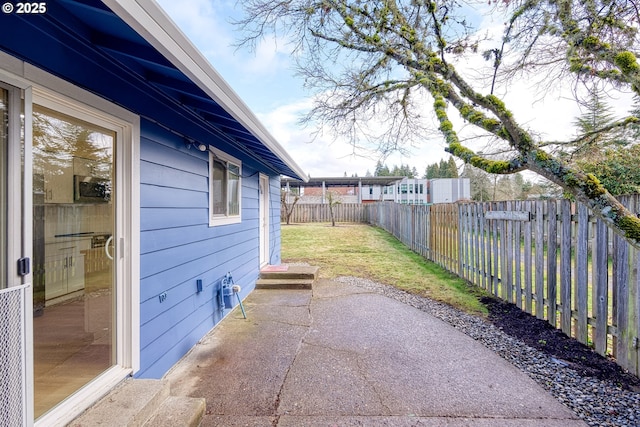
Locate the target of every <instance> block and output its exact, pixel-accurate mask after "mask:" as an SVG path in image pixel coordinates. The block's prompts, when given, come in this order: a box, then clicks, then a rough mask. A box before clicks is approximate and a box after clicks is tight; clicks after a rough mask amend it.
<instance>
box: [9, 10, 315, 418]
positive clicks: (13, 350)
mask: <svg viewBox="0 0 640 427" xmlns="http://www.w3.org/2000/svg"><path fill="white" fill-rule="evenodd" d="M11 4H14V5H15V9H14V10H13V11H10V10H9V9H8V7H9V6H7V5H11ZM3 12H5V13H2V14H0V29H1V33H0V117H2V126H0V160H1V161H0V173H1V174H2V179H1V181H0V182H1V185H0V204H1V206H2V210H1V212H2V214H0V237H1V239H0V241H1V242H2V245H1V246H0V274H1V275H2V282H0V316H2V319H3V321H2V324H1V326H0V337H1V339H2V345H1V346H0V367H1V368H0V396H2V398H1V399H0V425H32V424H34V423H35V425H37V426H53V425H62V424H64V423H66V422H68V421H69V420H71V419H72V418H73V417H75V416H76V415H77V414H78V413H80V412H81V411H83V410H84V409H85V408H87V407H88V406H89V405H91V404H92V403H93V402H95V401H96V400H97V399H98V398H99V397H100V396H101V395H104V394H105V393H106V392H107V391H109V390H110V389H111V388H113V387H114V386H115V385H116V384H118V383H119V382H121V381H122V380H123V379H124V378H126V377H128V376H135V377H139V378H160V377H162V376H163V375H164V374H165V373H166V372H167V370H168V369H169V368H171V367H172V366H173V365H174V364H175V363H176V362H177V361H178V360H179V359H180V358H181V357H182V356H183V355H184V354H185V353H186V352H187V351H189V349H190V348H192V347H193V346H194V345H195V344H196V343H197V342H198V340H200V339H201V338H202V337H203V336H204V335H205V334H206V333H207V332H208V331H209V330H210V329H211V328H212V327H213V326H214V325H215V324H216V323H218V322H219V321H220V320H221V319H222V318H223V317H224V316H225V315H226V314H227V313H229V309H228V308H225V306H224V301H223V299H222V298H220V297H221V287H222V280H223V279H224V277H225V275H226V274H227V273H228V272H230V273H231V275H232V276H233V279H234V280H235V283H238V284H240V285H242V293H241V297H245V296H246V295H247V293H249V292H250V291H251V290H252V289H253V288H254V286H255V281H256V279H257V278H258V275H259V271H260V268H261V266H264V265H267V264H278V263H280V222H279V218H280V206H279V203H278V202H277V200H278V199H279V195H280V176H281V175H284V176H290V177H295V178H299V179H304V173H303V172H302V170H301V169H300V167H298V166H297V165H296V163H295V162H294V161H293V160H292V159H291V158H290V157H289V155H288V154H287V153H286V152H285V151H284V150H283V149H282V147H281V146H280V145H279V144H278V143H277V142H276V141H275V140H274V139H273V137H272V136H270V135H269V133H268V132H267V131H266V130H265V128H264V127H263V126H262V125H261V124H260V123H259V122H258V120H257V119H256V117H255V116H254V115H253V113H251V111H250V110H249V109H248V108H247V106H246V105H245V104H244V103H243V102H242V101H241V100H240V99H239V98H238V96H237V95H236V94H235V93H234V92H233V91H232V90H231V88H229V86H228V85H227V84H226V83H225V82H224V81H223V79H222V78H221V77H220V76H219V75H218V74H217V73H216V71H215V70H214V69H213V68H212V67H211V65H210V64H209V63H208V62H207V61H206V60H205V58H204V57H203V55H202V54H201V53H200V52H198V51H197V50H196V49H195V48H194V46H193V45H192V44H191V43H190V42H189V41H188V40H187V39H186V38H185V36H184V35H183V33H182V32H181V31H180V30H179V29H178V28H177V27H176V26H175V25H174V24H173V23H172V22H171V21H170V19H169V18H168V17H167V15H166V14H165V13H164V12H163V11H162V10H161V9H160V8H159V7H158V6H157V5H156V4H155V3H154V2H153V1H151V0H137V1H133V0H104V2H102V1H100V0H59V1H50V2H40V3H13V2H8V3H5V5H4V7H3ZM212 43H214V44H215V40H212Z"/></svg>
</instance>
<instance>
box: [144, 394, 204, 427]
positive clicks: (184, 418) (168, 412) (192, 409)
mask: <svg viewBox="0 0 640 427" xmlns="http://www.w3.org/2000/svg"><path fill="white" fill-rule="evenodd" d="M206 406H207V405H206V403H205V399H203V398H196V397H183V396H169V397H168V398H167V400H165V401H164V403H163V404H162V405H161V406H160V407H159V408H158V410H157V411H156V412H155V414H154V415H153V416H152V417H151V418H150V419H149V421H147V422H146V423H145V424H144V427H176V426H180V427H198V426H199V425H200V422H201V421H202V417H203V416H204V412H205V409H206Z"/></svg>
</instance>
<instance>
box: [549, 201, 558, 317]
mask: <svg viewBox="0 0 640 427" xmlns="http://www.w3.org/2000/svg"><path fill="white" fill-rule="evenodd" d="M557 209H558V205H557V203H556V201H555V200H550V201H549V202H548V204H547V211H548V214H547V216H548V222H549V230H548V233H547V236H548V237H547V319H548V320H549V323H551V325H552V326H553V327H556V325H557V323H558V313H557V302H558V300H557V298H558V295H557V293H558V289H557V285H558V215H557Z"/></svg>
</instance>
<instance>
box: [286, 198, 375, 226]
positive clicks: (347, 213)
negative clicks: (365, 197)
mask: <svg viewBox="0 0 640 427" xmlns="http://www.w3.org/2000/svg"><path fill="white" fill-rule="evenodd" d="M364 206H365V205H363V204H361V203H339V204H337V205H335V206H333V216H334V218H335V220H336V221H337V222H363V218H364ZM280 220H281V221H282V222H286V221H287V218H286V215H285V212H284V209H281V210H280ZM290 221H291V222H292V223H296V222H298V223H300V222H303V223H304V222H330V221H331V212H330V211H329V205H328V204H297V205H295V206H294V207H293V213H292V214H291V218H290Z"/></svg>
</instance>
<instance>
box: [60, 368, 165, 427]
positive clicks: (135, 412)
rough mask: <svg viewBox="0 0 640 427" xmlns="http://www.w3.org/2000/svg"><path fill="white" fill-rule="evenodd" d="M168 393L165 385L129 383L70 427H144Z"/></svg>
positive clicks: (106, 397)
mask: <svg viewBox="0 0 640 427" xmlns="http://www.w3.org/2000/svg"><path fill="white" fill-rule="evenodd" d="M169 391H170V386H169V382H168V381H164V380H135V379H128V380H126V381H123V382H122V384H120V385H119V386H118V387H116V388H114V389H113V390H112V391H111V392H110V393H108V394H107V395H106V396H105V397H103V398H102V399H101V400H99V401H98V402H97V403H96V404H95V405H93V406H92V407H90V408H89V409H87V410H86V411H85V412H84V413H83V414H82V415H80V416H79V417H78V418H76V419H75V420H73V421H72V422H71V424H69V425H70V426H71V427H97V426H123V427H124V426H127V427H140V426H143V425H144V423H145V422H147V420H148V419H149V418H151V416H152V415H153V413H154V412H155V411H156V410H157V409H158V408H159V407H160V405H161V404H162V403H163V402H164V401H165V400H166V399H167V397H169Z"/></svg>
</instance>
